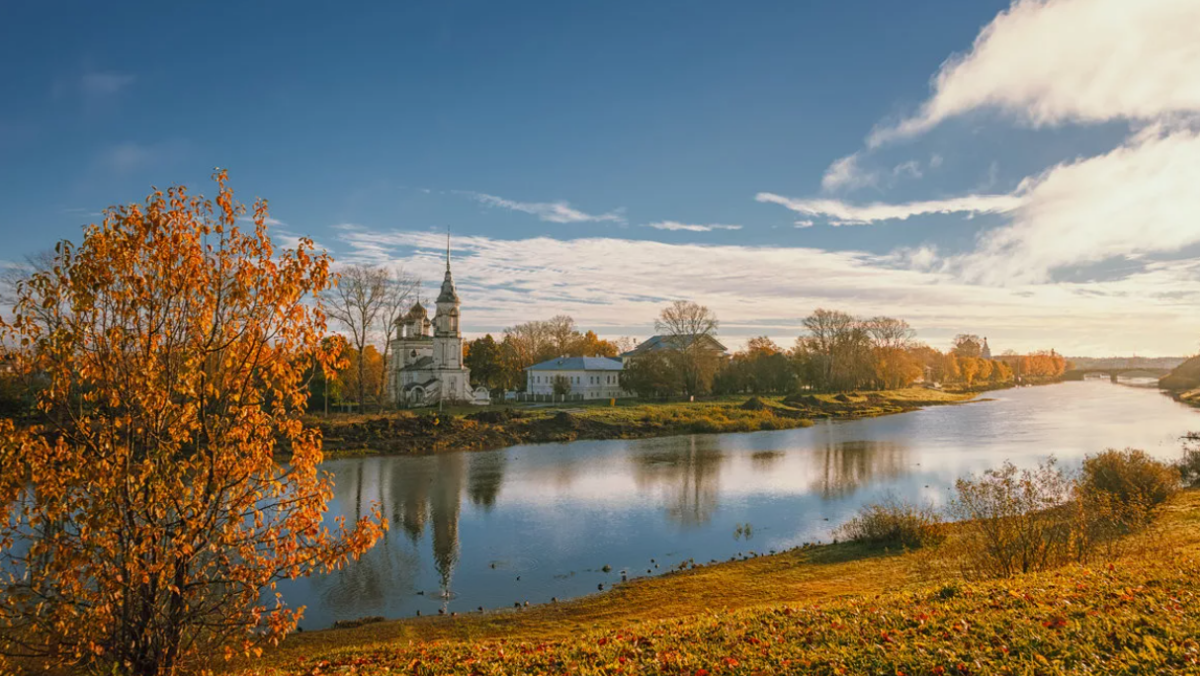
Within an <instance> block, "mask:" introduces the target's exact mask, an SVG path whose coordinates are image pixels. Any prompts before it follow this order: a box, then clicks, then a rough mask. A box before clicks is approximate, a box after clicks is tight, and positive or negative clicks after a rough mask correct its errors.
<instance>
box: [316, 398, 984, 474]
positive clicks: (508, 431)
mask: <svg viewBox="0 0 1200 676" xmlns="http://www.w3.org/2000/svg"><path fill="white" fill-rule="evenodd" d="M996 389H1007V387H997V388H983V389H975V390H972V391H968V392H946V391H942V390H930V389H924V388H904V389H900V390H884V391H878V392H849V393H832V394H825V393H823V394H800V395H788V396H780V395H775V396H765V397H760V396H753V395H741V396H735V397H722V398H719V399H716V400H711V401H697V402H674V403H672V402H644V403H643V402H637V401H636V400H630V401H625V402H618V404H617V405H616V406H605V405H600V404H585V403H582V402H580V403H570V404H562V405H559V406H549V407H547V406H543V407H536V406H511V407H505V406H490V407H486V408H483V409H481V410H471V409H455V410H451V411H448V412H438V411H423V412H419V413H416V412H411V411H396V412H389V413H382V414H377V415H345V416H341V415H339V416H332V417H330V418H317V419H314V420H313V421H312V422H313V423H314V424H316V425H318V426H319V427H320V428H321V432H322V435H323V437H324V444H323V445H324V449H325V457H326V459H337V458H347V457H367V456H381V455H382V456H387V455H434V454H437V453H443V452H453V451H485V450H495V449H499V448H506V447H508V446H517V445H524V444H540V443H568V442H572V441H584V440H616V439H648V438H655V437H667V436H679V435H685V434H726V433H735V432H760V431H768V430H784V429H794V428H798V427H810V426H812V425H813V424H814V421H815V420H856V419H861V418H872V417H879V416H884V415H894V414H897V413H907V412H910V411H915V410H920V409H922V408H926V407H929V406H946V405H954V404H964V403H969V402H972V401H981V400H982V399H980V398H979V396H980V395H981V394H982V393H984V392H988V391H992V390H996ZM468 410H470V411H471V412H466V411H468Z"/></svg>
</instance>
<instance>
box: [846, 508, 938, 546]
mask: <svg viewBox="0 0 1200 676" xmlns="http://www.w3.org/2000/svg"><path fill="white" fill-rule="evenodd" d="M837 534H838V536H839V537H843V538H845V539H847V540H850V541H851V542H863V543H867V544H872V545H879V546H884V547H905V548H908V549H916V548H918V547H924V546H926V545H933V544H938V543H940V542H941V541H942V540H944V539H945V533H944V528H943V524H942V517H941V515H940V514H938V512H937V510H935V509H934V508H933V507H932V506H929V505H916V504H913V503H910V502H902V501H899V500H896V499H895V498H889V499H887V500H885V501H884V502H882V503H877V504H871V505H867V506H865V507H863V508H862V509H860V510H859V512H858V515H857V516H855V517H854V518H853V519H851V520H850V521H848V522H846V523H844V524H842V525H841V526H839V527H838V529H837Z"/></svg>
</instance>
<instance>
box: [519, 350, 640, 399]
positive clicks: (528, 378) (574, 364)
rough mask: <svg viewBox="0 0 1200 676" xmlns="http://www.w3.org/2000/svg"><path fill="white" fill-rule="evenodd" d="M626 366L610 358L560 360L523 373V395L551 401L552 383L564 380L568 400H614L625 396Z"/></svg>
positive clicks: (569, 358)
mask: <svg viewBox="0 0 1200 676" xmlns="http://www.w3.org/2000/svg"><path fill="white" fill-rule="evenodd" d="M624 370H625V366H624V365H623V364H622V363H621V362H620V361H619V360H617V359H611V358H609V357H559V358H557V359H550V360H548V361H544V362H542V363H540V364H534V365H533V366H530V367H529V368H527V369H525V393H526V395H527V396H529V395H532V396H533V397H534V398H540V397H543V396H546V397H549V398H551V399H553V398H554V396H555V394H557V393H556V392H555V391H554V383H555V381H556V380H557V379H559V378H565V379H566V386H568V387H569V388H570V389H569V391H568V392H567V394H566V398H567V399H616V398H618V397H625V396H628V395H627V394H626V393H625V392H624V391H623V390H621V372H622V371H624Z"/></svg>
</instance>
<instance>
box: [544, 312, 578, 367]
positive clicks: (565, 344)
mask: <svg viewBox="0 0 1200 676" xmlns="http://www.w3.org/2000/svg"><path fill="white" fill-rule="evenodd" d="M542 327H543V330H544V331H545V332H546V338H547V339H548V340H549V341H550V343H551V344H552V345H554V352H555V356H559V357H561V356H564V355H568V354H571V352H573V351H574V347H575V344H576V343H577V342H579V337H580V336H579V330H578V329H576V328H575V320H574V319H572V318H571V317H569V316H567V315H555V316H553V317H551V318H550V319H547V320H546V321H545V322H542Z"/></svg>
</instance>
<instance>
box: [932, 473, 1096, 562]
mask: <svg viewBox="0 0 1200 676" xmlns="http://www.w3.org/2000/svg"><path fill="white" fill-rule="evenodd" d="M955 490H956V493H957V496H956V498H955V500H954V502H953V503H952V504H951V507H950V511H951V514H952V515H953V516H954V517H955V518H957V519H959V520H961V521H963V524H962V540H961V543H960V544H961V545H962V550H963V557H964V563H965V564H966V568H968V570H969V571H971V572H973V573H975V574H977V575H982V576H984V577H1011V576H1013V575H1016V574H1018V573H1029V572H1033V571H1038V570H1047V569H1049V568H1055V567H1058V566H1060V565H1063V564H1064V563H1067V562H1068V561H1070V560H1072V558H1074V557H1073V556H1072V555H1073V553H1074V552H1073V549H1072V544H1073V542H1072V541H1073V537H1072V527H1073V525H1074V524H1073V521H1074V517H1075V516H1077V514H1078V510H1072V509H1069V504H1068V503H1069V502H1070V501H1071V499H1072V497H1073V485H1072V482H1071V481H1070V479H1068V478H1067V477H1066V475H1064V474H1063V472H1062V470H1060V469H1059V468H1058V466H1057V465H1056V463H1055V462H1054V460H1053V459H1051V460H1049V461H1047V462H1045V463H1042V464H1041V465H1039V466H1038V467H1037V469H1032V470H1031V469H1026V470H1019V469H1017V467H1016V466H1015V465H1013V464H1012V463H1011V462H1005V463H1004V464H1003V465H1002V466H1001V467H1000V468H999V469H990V470H987V471H986V472H984V473H983V475H982V476H980V477H970V478H965V479H959V480H958V481H957V482H956V483H955Z"/></svg>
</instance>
